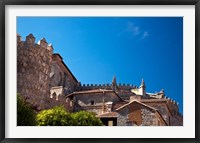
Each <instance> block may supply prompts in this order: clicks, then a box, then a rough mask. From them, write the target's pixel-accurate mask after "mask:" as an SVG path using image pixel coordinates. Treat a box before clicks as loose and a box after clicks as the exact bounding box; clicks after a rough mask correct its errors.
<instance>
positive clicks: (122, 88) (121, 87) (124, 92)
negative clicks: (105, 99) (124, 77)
mask: <svg viewBox="0 0 200 143" xmlns="http://www.w3.org/2000/svg"><path fill="white" fill-rule="evenodd" d="M133 88H136V86H134V85H130V84H121V83H119V84H116V88H115V89H116V90H115V92H116V93H117V94H118V95H119V96H120V97H121V98H122V99H124V100H129V98H130V97H129V96H130V94H132V92H131V89H133ZM79 89H80V90H82V91H84V90H94V89H107V90H112V89H113V87H112V84H109V83H107V84H83V85H80V87H79Z"/></svg>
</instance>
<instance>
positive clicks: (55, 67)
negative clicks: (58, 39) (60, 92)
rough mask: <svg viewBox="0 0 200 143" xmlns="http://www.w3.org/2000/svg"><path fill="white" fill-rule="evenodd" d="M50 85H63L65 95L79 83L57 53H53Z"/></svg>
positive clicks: (75, 88) (74, 89) (72, 90)
mask: <svg viewBox="0 0 200 143" xmlns="http://www.w3.org/2000/svg"><path fill="white" fill-rule="evenodd" d="M50 78H51V82H50V87H55V86H63V87H64V93H65V94H66V95H67V94H69V93H72V92H74V91H76V90H77V88H78V86H79V83H78V81H77V79H76V78H75V77H74V76H73V74H72V73H71V71H70V70H69V69H68V67H67V66H66V65H65V63H64V62H63V60H62V57H61V56H60V55H59V54H53V56H52V66H51V74H50Z"/></svg>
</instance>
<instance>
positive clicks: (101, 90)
mask: <svg viewBox="0 0 200 143" xmlns="http://www.w3.org/2000/svg"><path fill="white" fill-rule="evenodd" d="M103 92H104V93H114V94H115V95H116V96H117V97H118V98H119V99H120V100H121V101H122V99H121V97H120V96H119V95H118V94H117V93H116V92H115V91H113V90H107V89H94V90H86V91H78V92H73V93H71V94H68V95H67V96H66V97H70V96H73V95H81V94H83V95H84V94H91V93H103Z"/></svg>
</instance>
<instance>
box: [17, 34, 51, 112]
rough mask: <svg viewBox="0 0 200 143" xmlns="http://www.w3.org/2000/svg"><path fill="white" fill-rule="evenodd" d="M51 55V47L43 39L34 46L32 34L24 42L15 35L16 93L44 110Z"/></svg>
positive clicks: (47, 93)
mask: <svg viewBox="0 0 200 143" xmlns="http://www.w3.org/2000/svg"><path fill="white" fill-rule="evenodd" d="M52 53H53V46H52V45H51V44H50V45H48V43H47V41H46V39H45V38H43V39H42V40H40V41H39V42H38V44H36V43H35V37H34V36H33V34H29V35H28V36H26V40H25V41H22V38H21V36H20V35H19V34H17V92H18V93H20V94H21V95H22V96H24V97H29V99H30V102H32V101H34V102H36V103H37V104H38V105H39V108H41V109H45V108H46V104H44V102H45V100H46V98H47V97H48V96H49V92H48V90H49V83H50V76H49V75H50V71H51V65H52Z"/></svg>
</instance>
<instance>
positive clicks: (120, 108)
mask: <svg viewBox="0 0 200 143" xmlns="http://www.w3.org/2000/svg"><path fill="white" fill-rule="evenodd" d="M134 103H136V104H140V105H141V106H143V107H145V108H148V109H149V110H151V111H153V112H154V113H157V114H158V116H159V117H160V118H161V119H162V121H163V122H164V123H165V125H167V122H166V121H165V120H164V119H163V117H162V115H161V114H160V112H159V111H158V110H157V109H156V108H154V107H151V106H149V105H146V104H144V103H141V102H138V101H136V100H134V101H131V102H130V103H128V104H125V105H123V106H121V107H119V108H117V109H116V111H117V112H118V111H120V110H122V109H124V108H125V107H127V106H129V105H131V104H134Z"/></svg>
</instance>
